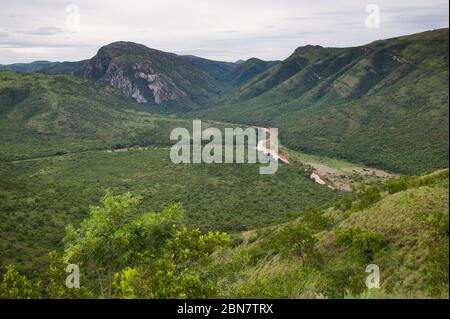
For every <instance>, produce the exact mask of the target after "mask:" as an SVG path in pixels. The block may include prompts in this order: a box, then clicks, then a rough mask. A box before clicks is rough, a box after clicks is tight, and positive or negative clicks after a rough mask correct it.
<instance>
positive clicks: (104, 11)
mask: <svg viewBox="0 0 450 319" xmlns="http://www.w3.org/2000/svg"><path fill="white" fill-rule="evenodd" d="M71 4H73V5H71ZM369 4H376V5H377V6H378V8H379V10H380V11H379V13H380V20H379V27H378V28H376V27H374V26H376V18H375V20H374V19H373V18H374V17H375V16H374V14H376V10H375V11H374V9H373V6H372V7H369V9H370V8H372V9H371V10H369V11H370V12H366V8H367V5H369ZM0 8H1V10H0V64H7V63H15V62H30V61H34V60H51V61H76V60H81V59H87V58H90V57H92V56H93V55H95V53H96V52H97V50H98V49H99V48H100V47H101V46H102V45H106V44H108V43H111V42H114V41H119V40H126V41H134V42H138V43H142V44H144V45H146V46H148V47H152V48H155V49H160V50H164V51H170V52H175V53H178V54H193V55H198V56H202V57H206V58H210V59H216V60H226V61H236V60H238V59H247V58H250V57H259V58H262V59H266V60H275V59H285V58H286V57H287V56H289V55H290V54H291V53H292V51H293V50H294V49H295V48H297V47H299V46H302V45H306V44H318V45H322V46H337V47H345V46H355V45H361V44H366V43H368V42H371V41H374V40H378V39H383V38H388V37H393V36H398V35H404V34H410V33H415V32H420V31H425V30H430V29H436V28H442V27H448V19H449V17H448V14H449V13H448V10H449V7H448V2H447V0H442V1H441V0H426V1H424V0H390V1H388V0H383V1H381V0H380V1H377V0H369V1H367V2H366V1H364V0H345V1H344V0H314V1H311V0H308V1H306V0H270V1H269V0H159V1H153V0H121V1H116V0H96V1H93V0H79V1H76V0H75V1H67V2H66V1H61V0H40V1H33V0H15V1H12V0H0ZM77 13H79V15H78V14H77ZM369 15H370V17H369V20H368V21H369V24H367V23H366V22H367V21H366V20H367V19H368V16H369ZM374 21H375V22H374ZM374 23H375V24H374ZM368 25H369V26H370V27H368Z"/></svg>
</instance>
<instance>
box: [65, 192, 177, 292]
mask: <svg viewBox="0 0 450 319" xmlns="http://www.w3.org/2000/svg"><path fill="white" fill-rule="evenodd" d="M138 203H139V198H137V197H135V196H132V195H131V194H130V193H126V194H123V195H118V196H114V195H112V194H111V193H107V194H106V195H105V196H104V198H103V206H102V207H91V209H90V214H89V217H88V218H86V219H85V220H84V221H83V222H82V223H81V225H80V228H79V229H78V230H75V229H74V228H73V227H68V229H67V235H66V238H65V242H66V249H65V258H66V259H67V260H70V261H71V262H77V263H82V264H83V265H85V267H88V268H90V269H92V270H93V271H95V273H96V274H97V279H98V284H99V289H100V293H101V295H102V296H104V297H110V296H111V293H112V284H113V280H114V274H115V273H116V272H119V271H120V270H121V269H123V268H125V267H127V266H130V265H133V264H135V263H136V262H137V261H139V260H140V259H141V258H143V257H152V258H153V257H159V256H161V255H162V254H163V250H162V247H163V245H164V243H165V241H166V240H167V239H168V238H169V237H170V236H171V234H172V233H173V225H174V223H176V222H177V221H178V220H179V219H180V217H181V213H180V210H179V206H177V205H169V207H168V208H166V209H164V210H163V211H162V212H160V213H138V212H137V210H136V206H137V204H138Z"/></svg>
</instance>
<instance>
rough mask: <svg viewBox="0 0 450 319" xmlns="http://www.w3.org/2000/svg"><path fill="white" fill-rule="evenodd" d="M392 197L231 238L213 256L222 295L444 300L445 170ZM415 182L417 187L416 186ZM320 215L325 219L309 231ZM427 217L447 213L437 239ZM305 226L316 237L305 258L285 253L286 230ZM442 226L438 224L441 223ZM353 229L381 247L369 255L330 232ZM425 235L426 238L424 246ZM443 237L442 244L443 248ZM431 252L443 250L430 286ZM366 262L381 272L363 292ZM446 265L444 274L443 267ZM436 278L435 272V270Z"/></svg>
mask: <svg viewBox="0 0 450 319" xmlns="http://www.w3.org/2000/svg"><path fill="white" fill-rule="evenodd" d="M415 182H416V183H412V184H410V186H409V188H408V189H406V190H404V191H400V192H398V193H395V194H387V193H383V194H382V196H381V199H379V200H378V201H377V202H376V203H374V204H371V205H370V206H369V207H367V208H364V209H361V210H357V211H354V212H345V211H341V210H339V209H337V208H329V209H322V211H317V212H316V214H313V215H311V214H305V213H304V214H303V215H302V214H300V217H299V218H298V219H296V220H293V221H290V222H288V223H285V224H281V225H276V226H272V227H267V228H263V229H259V230H254V231H248V232H244V233H241V234H239V235H236V237H235V238H234V241H233V242H234V244H233V245H232V247H230V248H226V249H224V250H222V251H221V252H219V253H217V254H216V255H215V263H216V264H215V266H214V267H217V272H216V276H217V278H218V280H219V283H220V284H221V287H222V291H223V297H236V296H239V297H241V298H448V284H447V285H445V283H446V282H447V281H448V279H447V280H445V278H444V277H445V273H446V276H447V278H448V204H449V202H448V199H449V198H448V197H449V196H448V170H444V171H440V172H436V173H434V174H431V175H427V176H425V177H421V178H418V179H416V181H415ZM421 185H422V186H421ZM320 216H322V218H323V217H325V216H326V217H327V218H331V220H332V223H331V224H328V225H326V224H325V225H324V226H323V227H319V228H315V227H312V225H318V224H317V223H314V221H317V219H318V218H319V219H320V218H321V217H320ZM433 216H443V218H444V219H443V220H444V221H445V218H447V225H446V227H447V228H446V229H447V234H446V235H445V234H443V235H441V236H443V237H442V238H441V237H439V238H440V239H437V238H438V237H435V236H434V235H431V234H434V232H435V231H436V229H437V228H436V227H437V226H436V224H433V223H429V222H428V221H429V220H430V218H434V217H433ZM299 223H300V224H303V225H310V227H312V228H311V229H312V230H314V229H315V230H314V236H315V237H316V239H317V242H316V244H315V246H314V249H313V251H311V252H310V253H309V256H307V258H306V259H305V261H302V260H300V259H299V258H298V257H296V256H295V255H290V254H287V255H286V251H287V249H289V246H288V245H287V242H286V243H284V244H283V242H280V238H285V236H286V232H285V230H287V229H292V227H295V226H294V225H296V224H299ZM444 226H445V225H444ZM354 227H358V228H360V229H362V230H363V232H367V233H370V234H373V235H376V236H379V238H383V240H384V241H386V244H385V246H384V247H382V248H381V249H380V248H378V251H375V253H374V254H373V255H372V256H370V257H369V259H367V258H368V257H367V256H365V255H358V254H359V253H358V252H357V251H355V250H352V249H350V247H345V246H342V245H340V244H339V243H338V242H337V241H336V231H337V230H339V229H349V228H354ZM430 239H433V241H432V243H431V244H430ZM445 242H447V245H445ZM434 249H437V250H439V251H441V252H442V251H443V252H445V250H447V259H444V260H442V261H441V262H443V263H444V264H443V265H441V266H443V267H444V277H439V278H440V281H438V282H440V286H439V289H431V288H432V287H433V280H436V278H437V277H435V278H434V279H432V280H431V279H430V278H432V276H431V277H430V274H429V273H428V271H429V266H428V265H430V263H431V262H433V261H434V260H433V259H432V254H433V251H434ZM368 264H376V265H378V266H379V268H380V271H381V281H380V284H381V288H380V289H374V290H368V289H366V288H365V285H364V282H365V278H366V276H367V275H368V274H367V273H366V272H365V269H366V266H367V265H368ZM445 269H446V272H445ZM440 276H442V274H441V275H440Z"/></svg>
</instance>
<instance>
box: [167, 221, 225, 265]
mask: <svg viewBox="0 0 450 319" xmlns="http://www.w3.org/2000/svg"><path fill="white" fill-rule="evenodd" d="M229 241H230V238H229V236H228V234H227V233H225V232H222V233H220V232H218V231H216V232H212V231H209V232H208V233H207V234H205V235H202V233H201V232H200V229H198V228H195V229H192V230H188V229H187V228H186V227H183V228H182V229H181V230H177V231H176V233H175V236H174V238H171V239H170V240H169V241H168V243H167V249H168V253H169V254H171V256H172V258H173V261H174V262H175V263H176V264H181V263H184V262H198V261H204V260H207V259H208V258H209V257H210V256H211V254H212V253H213V252H214V251H215V250H216V249H217V248H219V247H222V246H225V245H226V244H228V243H229Z"/></svg>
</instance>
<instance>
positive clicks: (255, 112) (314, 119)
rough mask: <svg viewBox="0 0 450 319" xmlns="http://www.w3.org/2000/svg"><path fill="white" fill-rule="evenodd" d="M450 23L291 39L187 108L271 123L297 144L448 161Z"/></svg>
mask: <svg viewBox="0 0 450 319" xmlns="http://www.w3.org/2000/svg"><path fill="white" fill-rule="evenodd" d="M448 48H449V47H448V29H439V30H434V31H428V32H423V33H418V34H413V35H409V36H402V37H398V38H392V39H387V40H380V41H376V42H373V43H370V44H368V45H364V46H360V47H351V48H323V47H320V46H312V45H308V46H304V47H300V48H297V49H296V50H295V51H294V52H293V54H292V55H291V56H290V57H288V58H287V59H286V60H284V61H282V62H280V63H277V64H275V65H273V66H272V67H270V68H269V69H267V70H266V71H265V72H263V73H262V74H260V75H259V76H257V77H255V78H254V79H252V80H251V81H249V82H247V83H245V84H244V85H242V86H241V87H239V88H238V89H237V90H235V91H234V92H232V93H231V94H230V95H229V96H227V97H226V98H225V100H224V101H223V102H222V103H221V105H219V106H217V107H214V108H210V109H207V110H204V111H201V112H197V113H195V114H193V115H195V116H199V117H204V118H212V119H219V120H225V121H230V122H240V123H246V124H252V125H255V124H258V125H267V126H268V125H270V126H272V127H278V128H279V129H280V130H281V134H280V138H281V140H282V143H283V144H285V145H286V146H288V147H291V148H293V149H296V150H300V151H304V152H310V153H315V154H320V155H326V156H333V157H341V158H346V159H348V160H351V161H355V162H364V163H367V164H369V165H373V166H378V167H382V168H385V169H389V170H394V171H400V172H405V173H415V172H425V171H427V170H430V169H438V168H443V167H448V146H449V145H448V124H449V123H448V119H449V113H448V109H449V101H448Z"/></svg>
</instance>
